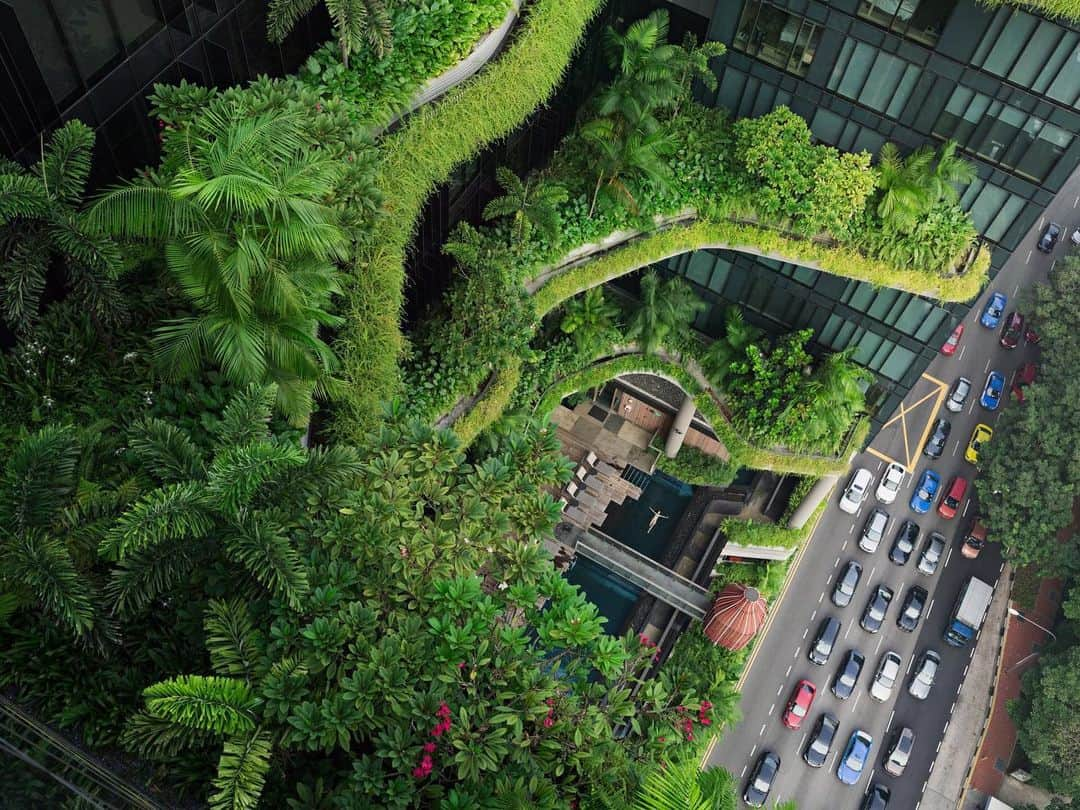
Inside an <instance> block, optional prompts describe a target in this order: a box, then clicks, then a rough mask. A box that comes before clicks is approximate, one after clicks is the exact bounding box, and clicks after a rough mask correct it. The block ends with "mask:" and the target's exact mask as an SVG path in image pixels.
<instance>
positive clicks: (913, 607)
mask: <svg viewBox="0 0 1080 810" xmlns="http://www.w3.org/2000/svg"><path fill="white" fill-rule="evenodd" d="M927 598H929V594H927V592H926V588H924V587H922V586H921V585H912V586H911V587H910V588H908V591H907V594H905V595H904V604H903V605H902V606H901V608H900V615H899V616H897V617H896V626H897V627H899V628H900V629H901V630H903V631H904V632H905V633H911V632H913V631H914V630H915V628H916V627H918V626H919V619H921V618H922V614H923V610H924V609H925V608H926V600H927Z"/></svg>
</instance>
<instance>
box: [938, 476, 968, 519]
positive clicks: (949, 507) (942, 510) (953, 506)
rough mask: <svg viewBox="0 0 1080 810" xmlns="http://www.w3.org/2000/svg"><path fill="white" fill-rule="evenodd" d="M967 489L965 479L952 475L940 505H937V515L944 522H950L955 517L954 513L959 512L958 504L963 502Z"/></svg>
mask: <svg viewBox="0 0 1080 810" xmlns="http://www.w3.org/2000/svg"><path fill="white" fill-rule="evenodd" d="M967 487H968V482H967V479H966V478H964V477H963V476H962V475H954V476H953V477H952V480H951V481H950V482H949V486H948V487H947V488H946V490H945V494H944V495H942V496H941V503H939V504H938V507H937V513H938V514H939V515H941V516H942V517H943V518H945V519H946V520H952V519H953V518H954V517H956V513H957V512H958V511H959V510H960V504H962V503H963V502H964V496H965V495H966V494H967Z"/></svg>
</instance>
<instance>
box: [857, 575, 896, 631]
mask: <svg viewBox="0 0 1080 810" xmlns="http://www.w3.org/2000/svg"><path fill="white" fill-rule="evenodd" d="M892 599H893V592H892V588H890V587H889V586H887V585H878V586H877V588H875V589H874V592H873V593H872V594H871V595H870V599H869V600H868V601H867V603H866V608H865V609H864V610H863V614H862V618H861V619H859V626H860V627H861V628H862V629H863V630H865V631H866V632H867V633H876V632H877V631H878V630H880V629H881V623H882V622H883V621H885V613H886V612H887V611H888V610H889V603H890V602H892Z"/></svg>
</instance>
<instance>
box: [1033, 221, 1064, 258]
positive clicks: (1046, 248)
mask: <svg viewBox="0 0 1080 810" xmlns="http://www.w3.org/2000/svg"><path fill="white" fill-rule="evenodd" d="M1060 238H1061V226H1060V225H1058V224H1057V223H1056V222H1048V223H1047V224H1046V227H1045V228H1043V232H1042V236H1040V237H1039V244H1038V248H1039V250H1041V251H1042V252H1043V253H1051V252H1053V250H1054V245H1056V244H1057V243H1058V240H1059V239H1060Z"/></svg>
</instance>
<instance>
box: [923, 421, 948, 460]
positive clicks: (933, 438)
mask: <svg viewBox="0 0 1080 810" xmlns="http://www.w3.org/2000/svg"><path fill="white" fill-rule="evenodd" d="M951 430H952V425H951V424H950V423H949V420H948V419H938V420H937V421H936V422H934V430H933V432H932V433H931V434H930V438H929V439H927V440H926V447H924V448H923V455H924V456H929V457H930V458H941V454H942V453H944V452H945V442H946V441H948V439H949V432H950V431H951Z"/></svg>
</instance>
